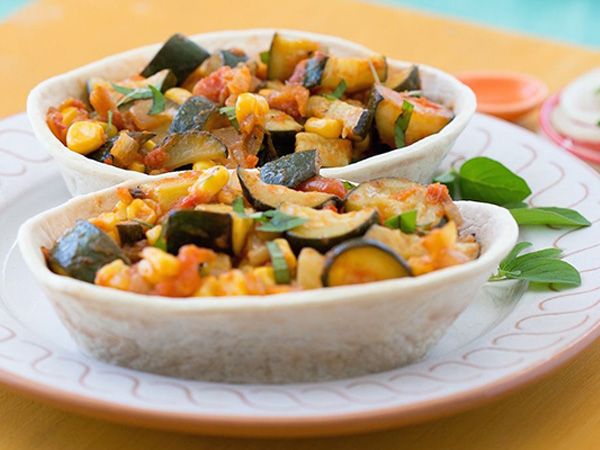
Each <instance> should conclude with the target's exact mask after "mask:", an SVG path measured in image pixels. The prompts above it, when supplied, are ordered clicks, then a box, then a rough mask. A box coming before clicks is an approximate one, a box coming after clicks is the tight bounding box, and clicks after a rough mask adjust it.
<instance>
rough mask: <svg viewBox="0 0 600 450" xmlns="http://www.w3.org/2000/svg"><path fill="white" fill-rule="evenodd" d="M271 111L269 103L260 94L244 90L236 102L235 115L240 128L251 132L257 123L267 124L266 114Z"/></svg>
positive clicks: (245, 131)
mask: <svg viewBox="0 0 600 450" xmlns="http://www.w3.org/2000/svg"><path fill="white" fill-rule="evenodd" d="M268 112H269V104H268V103H267V100H266V99H265V98H264V97H261V96H260V95H255V94H250V93H249V92H244V93H243V94H240V95H239V96H238V98H237V101H236V102H235V117H236V119H237V121H238V124H239V126H240V130H241V131H242V132H244V133H249V132H251V131H252V129H253V128H254V127H255V126H256V125H260V126H264V125H265V120H266V119H265V115H266V114H267V113H268Z"/></svg>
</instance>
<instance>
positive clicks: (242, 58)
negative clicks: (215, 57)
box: [218, 50, 248, 67]
mask: <svg viewBox="0 0 600 450" xmlns="http://www.w3.org/2000/svg"><path fill="white" fill-rule="evenodd" d="M218 54H219V55H220V56H221V61H222V65H223V66H229V67H236V66H237V65H238V64H239V63H243V62H246V61H248V55H246V54H245V53H238V52H232V51H231V50H219V52H218Z"/></svg>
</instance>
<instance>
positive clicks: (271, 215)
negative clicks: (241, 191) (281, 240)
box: [233, 197, 308, 233]
mask: <svg viewBox="0 0 600 450" xmlns="http://www.w3.org/2000/svg"><path fill="white" fill-rule="evenodd" d="M233 211H234V212H235V213H236V214H238V215H239V216H240V217H242V218H244V219H254V220H255V221H257V222H261V224H260V225H259V226H258V227H257V230H259V231H267V232H273V233H282V232H284V231H288V230H291V229H292V228H296V227H299V226H300V225H302V224H304V223H306V222H307V221H308V219H305V218H304V217H296V216H290V215H288V214H285V213H283V212H281V211H279V210H278V209H270V210H268V211H263V212H255V213H253V214H246V211H245V210H244V202H243V200H242V198H241V197H238V198H236V199H235V200H234V202H233Z"/></svg>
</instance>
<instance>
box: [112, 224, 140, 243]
mask: <svg viewBox="0 0 600 450" xmlns="http://www.w3.org/2000/svg"><path fill="white" fill-rule="evenodd" d="M117 233H119V239H120V240H121V244H122V245H133V244H135V243H136V242H138V241H141V240H142V239H145V238H146V236H145V235H144V229H143V227H142V225H141V224H139V223H137V222H133V221H126V222H119V223H118V224H117Z"/></svg>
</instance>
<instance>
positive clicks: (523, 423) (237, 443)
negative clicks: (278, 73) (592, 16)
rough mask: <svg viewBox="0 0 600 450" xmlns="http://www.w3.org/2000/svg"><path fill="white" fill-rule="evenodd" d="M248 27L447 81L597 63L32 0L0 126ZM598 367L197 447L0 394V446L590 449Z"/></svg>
mask: <svg viewBox="0 0 600 450" xmlns="http://www.w3.org/2000/svg"><path fill="white" fill-rule="evenodd" d="M531 20H535V18H531ZM557 26H560V24H557ZM255 27H287V28H296V29H304V30H308V31H316V32H322V33H329V34H335V35H339V36H342V37H344V38H348V39H351V40H354V41H357V42H359V43H361V44H364V45H366V46H368V47H371V48H373V49H374V50H377V51H379V52H381V53H383V54H386V55H388V56H390V57H394V58H399V59H406V60H411V61H417V62H422V63H426V64H431V65H434V66H437V67H440V68H442V69H444V70H447V71H450V72H459V71H463V70H474V69H481V68H486V69H501V70H517V71H523V72H528V73H531V74H534V75H536V76H538V77H540V78H542V79H543V80H545V81H546V82H547V83H548V85H549V86H550V89H551V90H557V89H559V88H560V87H562V86H563V85H564V84H565V83H567V82H568V81H570V80H571V79H572V78H574V77H575V76H577V75H579V74H581V73H582V72H585V71H587V70H589V69H591V68H594V67H597V66H600V53H597V52H594V51H591V50H586V49H582V48H575V47H571V46H566V45H562V44H557V43H551V42H547V41H541V40H537V39H533V38H528V37H524V36H522V35H515V34H507V33H503V32H500V31H495V30H489V29H483V28H481V27H477V26H472V25H468V24H464V23H459V22H456V21H451V20H445V19H441V18H435V17H431V16H425V15H421V14H417V13H414V12H407V11H403V10H399V9H391V8H388V7H384V6H381V5H378V4H366V3H355V2H350V1H346V0H303V1H297V2H288V1H279V2H269V1H267V0H254V1H252V2H250V1H243V0H222V1H220V2H217V1H211V2H207V1H202V0H169V1H165V0H133V1H127V0H103V1H97V2H87V1H86V2H83V1H77V0H42V1H40V2H37V3H34V4H33V5H32V6H30V7H29V8H27V9H26V10H24V11H22V12H20V13H19V14H17V15H15V16H14V17H12V18H11V19H10V20H8V21H7V22H5V23H3V24H1V25H0V86H1V92H2V96H1V99H2V100H1V101H0V117H3V116H7V115H10V114H13V113H18V112H21V111H23V110H24V109H25V99H26V96H27V93H28V91H29V89H30V88H31V87H32V86H33V85H34V84H36V83H37V82H39V81H41V80H43V79H45V78H47V77H48V76H50V75H53V74H57V73H60V72H63V71H66V70H68V69H72V68H74V67H77V66H79V65H81V64H84V63H87V62H90V61H93V60H95V59H97V58H99V57H102V56H106V55H109V54H112V53H115V52H119V51H122V50H126V49H129V48H133V47H136V46H138V45H141V44H147V43H151V42H158V41H162V40H164V39H165V38H166V37H168V36H169V35H170V34H172V33H173V32H176V31H181V32H183V33H187V34H194V33H199V32H205V31H213V30H219V29H228V28H229V29H236V28H255ZM531 124H532V122H531V121H529V122H528V125H529V126H531ZM598 360H600V344H596V345H593V346H592V348H590V349H588V350H587V351H586V352H585V353H584V354H583V355H582V356H581V357H580V358H579V359H577V360H576V361H575V362H573V363H571V364H570V365H569V366H567V367H565V368H563V369H561V370H560V371H559V372H557V373H556V374H554V375H553V376H551V377H549V378H548V379H546V380H545V381H542V382H540V383H538V384H536V385H534V386H532V387H529V388H527V389H525V390H523V391H522V392H521V393H519V394H516V395H512V396H510V397H508V398H506V399H504V400H501V401H498V402H496V403H493V404H491V405H489V406H486V407H483V408H479V409H476V410H474V411H471V412H467V413H463V414H459V415H456V416H453V417H450V418H446V419H441V420H437V421H434V422H429V423H425V424H421V425H417V426H411V427H406V428H402V429H398V430H394V431H389V432H382V433H374V434H369V435H362V436H355V437H343V438H334V439H311V440H308V441H266V442H265V441H257V440H242V439H219V438H206V437H194V436H185V435H177V434H172V433H166V432H159V431H150V430H144V429H138V428H133V427H128V426H121V425H114V424H110V423H107V422H101V421H97V420H94V419H88V418H85V417H81V416H77V415H73V414H70V413H65V412H62V411H59V410H56V409H53V408H51V407H48V406H44V405H42V404H40V403H37V402H36V401H32V400H26V399H24V398H23V397H20V396H18V395H16V394H12V393H9V392H7V391H5V390H2V389H0V448H3V449H4V448H6V449H15V450H20V449H32V448H35V449H58V448H60V449H71V448H72V449H78V450H80V449H109V448H110V449H118V448H123V449H134V448H140V449H142V448H143V449H146V450H151V449H161V450H162V449H166V448H178V449H179V448H181V449H187V448H190V449H191V448H194V449H221V448H227V449H273V450H274V449H280V448H286V449H304V448H306V449H308V448H310V449H329V448H349V449H354V448H355V449H361V450H362V449H365V448H377V449H392V448H419V449H441V448H444V449H466V448H473V449H475V448H477V449H479V448H486V449H487V448H497V449H506V448H510V449H512V450H519V449H539V448H543V449H548V450H550V449H566V448H569V449H572V448H577V449H584V448H595V449H596V448H600V408H599V406H600V370H597V361H598Z"/></svg>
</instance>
